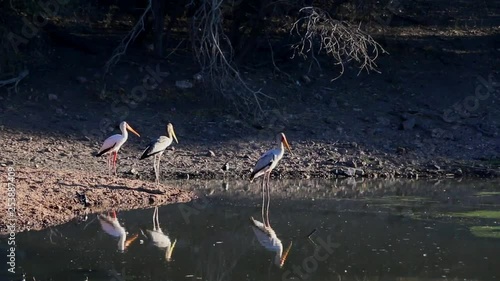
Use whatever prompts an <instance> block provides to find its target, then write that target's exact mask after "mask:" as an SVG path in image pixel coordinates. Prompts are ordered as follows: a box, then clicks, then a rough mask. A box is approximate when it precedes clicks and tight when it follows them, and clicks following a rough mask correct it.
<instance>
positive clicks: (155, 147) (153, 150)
mask: <svg viewBox="0 0 500 281" xmlns="http://www.w3.org/2000/svg"><path fill="white" fill-rule="evenodd" d="M171 143H172V139H170V138H168V137H166V136H161V137H159V138H158V139H156V140H153V141H152V142H151V143H149V145H148V147H146V149H145V150H144V152H143V153H142V155H141V159H144V158H147V157H150V156H153V155H155V154H157V153H160V152H162V151H164V150H165V149H167V147H168V146H169V145H170V144H171Z"/></svg>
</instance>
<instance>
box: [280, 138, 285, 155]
mask: <svg viewBox="0 0 500 281" xmlns="http://www.w3.org/2000/svg"><path fill="white" fill-rule="evenodd" d="M283 154H285V146H284V145H283V142H282V141H280V155H281V156H283Z"/></svg>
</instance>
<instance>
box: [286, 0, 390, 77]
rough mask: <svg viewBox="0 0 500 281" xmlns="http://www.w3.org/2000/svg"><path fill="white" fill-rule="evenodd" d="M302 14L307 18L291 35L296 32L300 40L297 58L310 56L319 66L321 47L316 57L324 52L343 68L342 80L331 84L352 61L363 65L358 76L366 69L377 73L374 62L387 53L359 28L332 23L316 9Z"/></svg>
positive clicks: (303, 11)
mask: <svg viewBox="0 0 500 281" xmlns="http://www.w3.org/2000/svg"><path fill="white" fill-rule="evenodd" d="M300 12H301V13H306V15H305V16H304V17H302V18H300V19H299V20H297V21H296V22H294V23H293V25H292V28H291V30H290V33H293V32H296V33H297V34H298V35H299V36H300V41H299V42H298V43H295V44H293V45H292V48H293V49H294V52H295V54H298V55H300V56H302V57H304V58H307V56H308V55H310V56H311V58H312V59H313V60H314V62H316V63H317V64H318V66H319V62H318V60H317V59H316V58H315V56H314V54H315V52H316V51H315V47H316V46H317V45H318V44H319V46H318V47H317V48H318V50H317V53H318V54H319V53H321V52H322V51H323V52H325V53H326V54H327V55H328V56H332V57H333V58H334V59H335V60H336V64H338V65H340V66H341V67H342V70H341V72H340V74H339V76H337V77H336V78H334V79H332V81H333V80H335V79H337V78H339V77H340V76H342V74H343V73H344V70H345V68H344V64H345V63H347V62H349V61H351V60H354V61H356V62H357V63H359V64H360V66H359V68H360V70H359V73H361V71H362V70H363V69H365V70H366V71H368V72H369V71H370V70H371V71H375V72H378V71H377V69H376V67H377V64H376V63H375V60H376V59H377V57H378V55H379V52H382V53H387V52H386V51H385V50H384V48H383V47H382V46H381V45H380V44H379V43H377V42H376V41H375V40H374V39H373V38H372V37H371V36H370V35H368V34H366V33H365V32H363V31H362V30H361V29H360V27H359V26H353V25H351V24H350V23H348V22H345V21H339V20H335V19H332V18H331V17H330V15H328V13H327V12H325V11H323V10H321V9H319V8H316V7H304V8H302V9H300ZM302 23H305V25H302ZM359 73H358V75H359Z"/></svg>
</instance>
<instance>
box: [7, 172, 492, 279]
mask: <svg viewBox="0 0 500 281" xmlns="http://www.w3.org/2000/svg"><path fill="white" fill-rule="evenodd" d="M173 184H176V185H178V186H181V187H183V188H186V189H195V190H198V191H201V192H202V193H203V194H207V196H206V197H202V198H201V199H200V200H198V201H197V202H191V203H188V204H174V205H167V206H162V207H160V208H159V222H160V225H161V228H162V230H163V232H164V233H165V234H166V235H168V237H169V239H170V241H171V242H173V241H176V244H175V248H174V250H173V252H172V257H171V260H170V261H168V260H167V258H166V250H165V249H164V248H158V247H155V246H154V245H152V244H151V241H150V240H149V239H147V237H146V236H144V235H142V233H143V232H144V233H146V230H147V229H152V227H153V221H152V216H153V209H144V210H135V211H128V212H118V220H119V222H120V224H121V225H122V226H123V227H124V228H125V229H126V231H127V233H128V234H127V238H130V237H133V236H134V235H136V234H138V238H137V239H136V240H135V241H134V242H132V243H131V244H130V246H129V247H128V248H127V249H126V250H125V251H123V252H122V251H119V250H118V243H119V242H118V238H115V237H112V236H111V235H109V234H107V233H105V232H104V231H103V230H102V228H101V225H100V224H99V222H98V220H97V219H96V215H90V216H89V217H88V218H87V220H86V221H81V220H75V221H73V222H69V223H67V224H64V225H61V226H58V227H52V228H50V229H46V230H43V231H32V232H26V233H19V234H18V235H17V236H16V243H17V245H18V248H17V252H16V255H17V257H16V258H17V260H16V264H17V268H16V271H17V274H16V275H12V274H10V273H7V272H6V270H4V271H3V272H2V273H1V275H0V279H2V280H21V273H24V274H25V275H26V280H72V281H74V280H82V281H83V280H256V281H257V280H500V267H499V265H500V239H498V238H500V225H499V224H498V222H499V221H500V208H498V207H499V204H500V188H499V185H498V182H496V181H452V180H444V181H430V180H429V181H398V180H394V181H366V180H352V179H351V180H349V181H281V182H280V183H276V182H273V183H272V184H273V194H272V202H271V207H270V220H271V225H272V227H273V229H274V230H275V232H276V234H277V236H278V238H279V239H280V240H281V242H282V244H283V246H284V247H285V248H286V247H287V246H288V245H289V244H290V242H293V244H292V248H291V250H290V254H289V256H288V258H287V260H286V262H285V264H284V266H283V267H282V268H279V267H278V266H276V265H275V264H274V263H273V260H274V256H275V254H274V253H273V252H270V251H267V250H266V249H264V247H262V246H261V245H260V244H259V243H258V241H257V240H256V238H255V235H254V232H253V231H252V229H251V227H250V221H249V218H250V216H253V217H254V218H255V219H257V220H262V219H261V209H260V207H261V206H260V204H261V198H260V192H261V191H260V189H259V185H258V183H253V184H251V185H249V184H248V183H243V182H228V183H225V182H222V181H217V182H214V181H208V182H205V181H198V182H193V181H186V182H174V183H173ZM311 233H312V234H311ZM310 234H311V235H310ZM1 242H2V249H4V248H5V247H6V246H5V245H6V240H5V239H3V240H2V241H1ZM325 245H327V246H325ZM5 250H6V249H5Z"/></svg>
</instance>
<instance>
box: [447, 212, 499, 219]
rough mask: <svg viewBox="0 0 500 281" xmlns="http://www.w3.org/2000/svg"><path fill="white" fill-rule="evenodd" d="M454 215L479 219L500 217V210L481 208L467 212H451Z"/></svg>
mask: <svg viewBox="0 0 500 281" xmlns="http://www.w3.org/2000/svg"><path fill="white" fill-rule="evenodd" d="M449 215H450V216H452V217H462V218H478V219H500V211H490V210H479V211H471V212H465V213H450V214H449Z"/></svg>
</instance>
